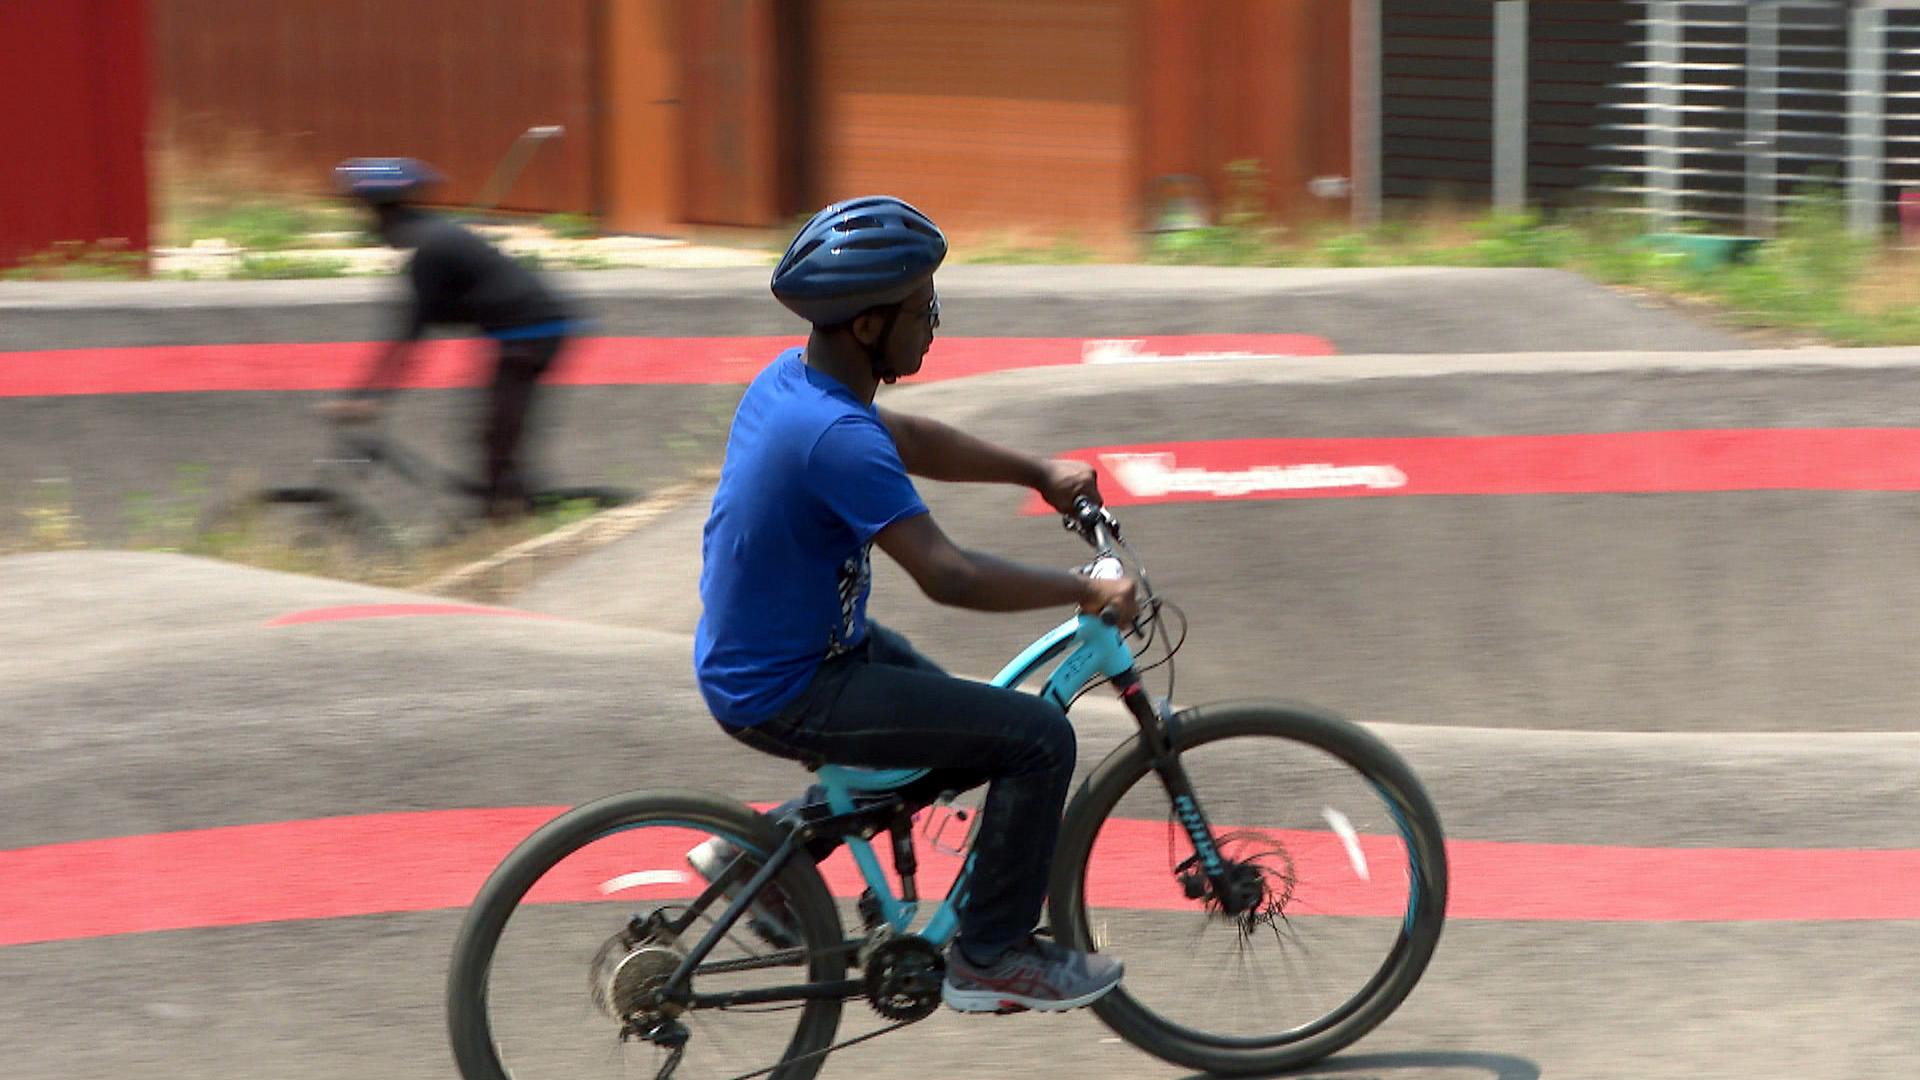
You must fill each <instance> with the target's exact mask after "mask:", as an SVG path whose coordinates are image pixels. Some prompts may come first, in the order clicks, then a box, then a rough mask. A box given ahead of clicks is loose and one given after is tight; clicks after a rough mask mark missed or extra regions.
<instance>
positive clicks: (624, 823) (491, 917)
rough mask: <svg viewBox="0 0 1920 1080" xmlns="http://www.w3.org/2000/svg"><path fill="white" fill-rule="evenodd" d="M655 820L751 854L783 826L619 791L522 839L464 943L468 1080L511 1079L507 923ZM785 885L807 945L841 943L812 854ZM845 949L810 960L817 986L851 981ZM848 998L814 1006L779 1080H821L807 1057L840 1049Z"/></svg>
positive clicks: (460, 999)
mask: <svg viewBox="0 0 1920 1080" xmlns="http://www.w3.org/2000/svg"><path fill="white" fill-rule="evenodd" d="M647 822H655V823H659V824H668V823H679V822H684V823H687V824H691V825H695V826H698V827H700V828H705V829H710V830H711V831H713V832H714V833H715V834H718V835H724V836H726V837H728V838H729V839H731V840H732V841H733V842H734V843H736V844H738V845H740V846H741V847H742V848H744V849H746V850H749V851H759V852H771V851H772V850H773V848H774V847H776V846H777V845H778V844H779V842H780V835H779V832H778V829H777V828H776V827H775V826H774V824H773V823H772V822H771V821H769V820H768V819H767V818H766V817H765V816H763V815H761V814H757V813H755V812H754V811H753V810H752V809H750V808H749V807H747V806H745V805H743V804H741V803H739V802H736V801H733V800H730V799H725V798H721V797H718V796H715V795H709V794H705V793H703V792H695V791H670V790H663V791H635V792H625V793H622V794H618V795H611V796H608V797H606V798H603V799H599V800H597V801H595V802H591V803H587V804H584V805H582V806H579V807H576V808H574V809H572V810H569V811H567V812H566V813H564V814H561V815H560V816H559V817H557V818H554V819H553V820H552V821H549V822H548V823H547V824H545V825H543V826H541V827H540V828H539V829H538V830H536V831H535V832H534V833H533V835H531V836H529V837H528V838H527V839H526V840H524V841H522V842H521V843H520V844H519V845H518V846H517V847H515V848H514V849H513V851H512V852H510V853H508V855H507V857H506V858H505V859H503V860H501V862H500V864H499V866H498V867H496V868H495V869H494V871H493V873H492V874H491V875H490V876H489V877H488V878H487V880H486V883H485V884H484V885H482V886H481V888H480V891H479V893H478V894H477V895H476V896H475V898H474V901H473V903H472V905H471V906H469V907H468V909H467V913H466V916H465V918H464V919H463V920H462V921H461V925H460V931H459V934H458V936H457V937H456V938H455V941H454V947H453V959H452V963H451V966H450V967H449V970H448V973H447V1028H448V1036H449V1040H450V1042H451V1044H452V1049H453V1055H454V1059H455V1061H456V1063H457V1064H458V1065H459V1068H460V1075H461V1076H463V1077H465V1078H466V1080H509V1075H510V1074H509V1073H508V1072H507V1070H506V1068H505V1067H504V1065H503V1063H502V1062H501V1059H500V1054H499V1051H498V1048H497V1047H495V1045H494V1042H493V1035H492V1021H491V1019H490V1017H489V1015H488V1012H487V990H488V984H487V980H488V974H489V969H490V967H491V964H492V960H493V955H494V950H495V948H496V947H497V946H498V944H499V941H500V935H501V933H502V931H504V930H505V929H506V926H507V921H508V919H509V918H510V917H511V916H512V914H513V912H514V911H515V910H516V909H517V908H518V907H519V904H520V901H521V900H522V899H523V898H524V897H525V896H526V894H527V891H528V890H529V889H531V888H532V887H533V885H534V883H535V882H537V881H538V880H540V878H541V877H542V876H543V875H544V874H545V873H546V872H547V871H548V870H551V869H552V868H553V867H554V866H555V865H556V864H558V863H559V862H560V861H561V860H563V859H565V858H566V857H567V856H568V855H569V854H571V853H573V852H575V851H577V850H579V849H580V848H582V847H584V846H586V845H587V844H589V843H592V842H593V841H594V840H596V839H599V838H601V837H604V836H606V835H608V834H609V833H612V832H614V831H616V830H619V829H622V828H629V827H634V826H637V825H642V824H644V823H647ZM774 880H775V882H776V883H777V884H778V885H779V887H780V888H781V889H782V890H784V891H785V892H786V896H787V902H788V905H789V910H790V911H791V913H792V915H793V916H794V918H795V919H796V920H797V921H798V923H799V926H800V927H801V930H802V932H803V935H804V937H805V940H806V941H808V942H809V943H814V944H816V945H818V946H825V945H834V946H837V945H839V944H840V943H841V940H842V939H841V932H842V927H841V923H840V913H839V909H838V908H837V907H835V905H834V901H833V896H832V894H831V893H829V892H828V891H827V886H826V882H825V881H824V880H823V879H822V878H821V876H820V872H819V871H818V870H817V869H815V868H814V867H813V865H812V864H811V863H810V862H808V861H806V860H805V859H804V858H796V859H794V860H792V861H790V862H789V863H788V864H787V866H786V867H785V868H784V869H782V871H781V873H780V875H779V876H778V877H776V878H775V879H774ZM845 972H846V957H845V954H844V953H841V952H837V951H833V950H828V949H824V948H821V949H819V950H818V951H816V952H815V953H814V954H813V956H812V958H811V961H810V966H809V970H808V979H809V981H813V982H820V981H828V980H835V979H841V978H844V977H845ZM842 1004H843V1003H842V1002H841V1001H838V1000H824V1001H813V1002H809V1003H808V1004H807V1005H806V1007H805V1008H803V1009H800V1010H799V1013H800V1022H799V1024H798V1025H797V1026H796V1028H795V1031H794V1036H793V1039H792V1041H791V1042H790V1043H789V1044H788V1046H787V1049H786V1051H785V1054H784V1055H783V1059H782V1060H783V1061H791V1060H792V1059H795V1058H799V1059H800V1060H798V1061H797V1062H794V1063H792V1064H789V1065H783V1066H782V1067H781V1068H779V1069H776V1070H775V1071H774V1072H773V1073H771V1074H770V1076H771V1077H772V1078H773V1080H812V1077H814V1076H815V1075H816V1074H817V1073H818V1072H819V1071H820V1068H821V1066H822V1065H823V1064H824V1063H825V1061H826V1058H825V1055H819V1056H813V1057H806V1056H804V1055H809V1054H814V1053H815V1052H817V1051H820V1050H823V1049H825V1048H826V1047H827V1046H829V1045H831V1043H832V1041H833V1035H834V1032H835V1031H836V1030H837V1029H838V1028H839V1024H840V1012H841V1008H842Z"/></svg>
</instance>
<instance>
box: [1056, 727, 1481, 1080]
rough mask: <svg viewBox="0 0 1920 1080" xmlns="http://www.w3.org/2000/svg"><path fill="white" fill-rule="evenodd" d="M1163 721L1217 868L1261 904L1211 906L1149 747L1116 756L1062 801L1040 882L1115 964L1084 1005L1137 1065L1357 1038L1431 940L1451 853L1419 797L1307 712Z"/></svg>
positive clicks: (1383, 1010)
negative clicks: (1116, 969) (1235, 877)
mask: <svg viewBox="0 0 1920 1080" xmlns="http://www.w3.org/2000/svg"><path fill="white" fill-rule="evenodd" d="M1169 727H1170V730H1171V731H1172V738H1173V743H1174V748H1175V750H1176V751H1177V752H1178V753H1179V755H1180V761H1181V764H1182V766H1183V767H1184V768H1185V770H1186V772H1187V775H1188V778H1189V779H1190V780H1191V782H1192V784H1193V789H1194V792H1195V794H1196V795H1197V797H1198V800H1199V803H1200V805H1201V807H1202V809H1203V810H1204V812H1205V814H1206V816H1207V818H1208V820H1209V822H1210V823H1211V825H1212V827H1213V832H1214V836H1215V837H1216V840H1217V843H1218V846H1219V848H1220V854H1221V856H1222V857H1223V858H1224V859H1225V860H1226V862H1227V863H1228V865H1229V866H1230V867H1232V868H1234V872H1235V873H1237V874H1240V875H1243V876H1245V877H1246V878H1247V879H1249V880H1257V881H1258V883H1259V886H1260V890H1261V891H1260V898H1261V900H1260V903H1259V904H1258V905H1255V907H1254V908H1253V909H1252V910H1251V911H1249V912H1248V913H1246V914H1243V915H1229V914H1225V913H1224V912H1223V911H1222V910H1221V907H1220V905H1219V904H1218V903H1216V902H1214V900H1213V898H1212V897H1211V896H1209V895H1208V894H1209V893H1211V892H1212V890H1211V888H1210V887H1207V886H1206V884H1205V880H1206V879H1205V878H1204V876H1203V875H1199V874H1197V873H1196V872H1195V871H1196V870H1197V866H1196V865H1195V861H1194V860H1195V856H1194V851H1193V847H1192V844H1191V842H1190V841H1189V839H1188V837H1187V833H1186V830H1185V829H1184V828H1182V827H1180V826H1179V825H1178V823H1177V822H1176V820H1175V817H1174V813H1173V808H1172V805H1171V801H1170V799H1169V798H1168V795H1167V792H1166V788H1165V786H1164V785H1163V784H1162V783H1161V782H1160V779H1159V776H1158V774H1156V773H1155V772H1154V771H1153V765H1152V760H1151V757H1150V755H1149V753H1148V751H1147V748H1146V747H1145V746H1144V745H1143V744H1142V742H1141V740H1140V739H1139V738H1138V737H1136V738H1134V739H1133V740H1131V741H1129V742H1128V743H1127V744H1125V745H1123V746H1121V747H1120V748H1119V749H1118V750H1116V751H1114V752H1113V754H1111V755H1110V756H1109V757H1108V758H1107V759H1106V761H1104V762H1102V763H1101V765H1100V766H1099V767H1098V768H1097V769H1095V770H1094V772H1093V774H1092V775H1091V776H1090V777H1088V779H1087V781H1086V783H1085V785H1083V786H1082V788H1081V789H1080V791H1079V793H1078V794H1077V795H1076V796H1075V798H1074V800H1073V803H1072V805H1071V806H1069V807H1068V810H1067V815H1066V820H1065V824H1064V825H1063V827H1062V831H1061V837H1060V847H1059V852H1058V854H1057V855H1056V857H1055V861H1054V876H1053V881H1052V884H1051V915H1052V920H1053V926H1054V928H1055V932H1056V933H1058V934H1059V935H1060V936H1061V937H1062V938H1063V939H1064V940H1066V941H1067V942H1068V943H1070V944H1072V945H1074V946H1075V947H1078V948H1082V949H1099V950H1101V951H1104V952H1110V953H1112V954H1114V955H1116V956H1119V957H1120V958H1121V959H1123V960H1124V961H1125V962H1126V965H1127V976H1126V980H1125V981H1124V982H1123V983H1122V984H1121V985H1120V988H1119V989H1118V990H1116V991H1114V992H1113V993H1111V994H1109V995H1108V996H1107V997H1105V998H1104V999H1102V1000H1101V1001H1099V1002H1097V1003H1096V1004H1095V1005H1094V1009H1095V1011H1096V1012H1097V1013H1098V1014H1099V1016H1100V1018H1101V1019H1102V1020H1103V1021H1105V1022H1106V1024H1107V1025H1108V1026H1109V1027H1111V1028H1112V1029H1113V1030H1114V1031H1115V1032H1116V1033H1117V1034H1119V1035H1120V1036H1121V1037H1123V1038H1125V1039H1126V1040H1127V1041H1128V1042H1131V1043H1133V1044H1134V1045H1135V1046H1138V1047H1140V1048H1141V1049H1143V1050H1146V1051H1147V1052H1148V1053H1151V1054H1154V1055H1155V1056H1157V1057H1160V1058H1162V1059H1164V1060H1167V1061H1170V1062H1173V1063H1175V1064H1177V1065H1181V1066H1185V1067H1187V1068H1194V1069H1201V1070H1205V1071H1208V1072H1211V1073H1215V1074H1219V1075H1234V1074H1246V1073H1266V1072H1273V1071H1277V1070H1281V1069H1290V1068H1297V1067H1300V1066H1303V1065H1306V1064H1309V1063H1311V1062H1314V1061H1317V1060H1319V1059H1320V1058H1323V1057H1325V1056H1327V1055H1328V1054H1331V1053H1334V1052H1335V1051H1338V1050H1340V1049H1342V1048H1344V1047H1346V1046H1348V1045H1350V1044H1352V1043H1353V1042H1354V1041H1355V1040H1357V1039H1359V1038H1360V1037H1361V1036H1363V1035H1365V1034H1366V1033H1367V1032H1368V1031H1370V1030H1372V1029H1373V1028H1374V1027H1375V1026H1376V1025H1378V1024H1379V1023H1380V1022H1381V1021H1383V1020H1385V1019H1386V1018H1387V1016H1388V1015H1389V1014H1391V1013H1392V1012H1393V1010H1394V1009H1395V1008H1396V1007H1398V1006H1399V1004H1400V1003H1401V1002H1402V1001H1403V1000H1405V998H1406V997H1407V995H1408V993H1410V992H1411V991H1412V990H1413V987H1414V984H1415V983H1417V982H1418V981H1419V979H1420V976H1421V974H1422V972H1424V971H1425V970H1426V966H1427V962H1428V960H1429V959H1430V958H1431V957H1432V955H1433V950H1434V947H1435V946H1436V944H1437V943H1438V941H1439V937H1440V929H1441V925H1442V923H1443V921H1444V919H1445V912H1446V899H1447V863H1446V851H1445V846H1444V840H1443V836H1442V832H1441V827H1440V820H1439V817H1438V815H1437V814H1436V813H1435V812H1434V809H1433V805H1432V803H1431V801H1430V800H1429V799H1428V798H1427V795H1426V792H1425V791H1424V790H1423V789H1422V788H1421V786H1420V782H1419V780H1418V779H1417V778H1416V777H1415V776H1414V774H1413V771H1412V770H1411V769H1409V768H1408V767H1407V765H1406V764H1405V762H1403V761H1402V760H1401V759H1400V758H1399V756H1398V755H1396V754H1395V753H1394V752H1393V751H1392V750H1391V749H1390V748H1389V747H1387V745H1386V744H1385V743H1383V742H1381V741H1380V740H1379V739H1377V738H1375V737H1374V736H1373V735H1371V734H1369V733H1368V732H1367V731H1365V730H1364V729H1362V728H1360V727H1358V726H1356V725H1354V724H1351V723H1348V722H1346V721H1344V720H1341V719H1339V718H1337V717H1334V716H1331V715H1328V714H1325V713H1321V712H1317V711H1314V710H1311V709H1307V708H1303V707H1298V706H1292V705H1286V706H1282V705H1267V704H1233V705H1219V706H1209V707H1204V708H1196V709H1189V710H1186V711H1183V712H1181V713H1179V714H1177V715H1176V716H1175V717H1174V718H1173V720H1172V722H1171V723H1170V725H1169ZM1183 878H1184V879H1185V880H1182V879H1183Z"/></svg>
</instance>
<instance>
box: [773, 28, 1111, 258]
mask: <svg viewBox="0 0 1920 1080" xmlns="http://www.w3.org/2000/svg"><path fill="white" fill-rule="evenodd" d="M1134 9H1135V3H1134V0H1047V2H1046V3H1034V2H1032V0H969V2H966V3H945V2H940V0H817V2H816V3H815V5H814V10H815V14H816V19H815V21H814V24H813V25H814V42H815V44H814V46H813V47H812V49H811V50H810V53H809V55H810V63H811V68H812V73H813V79H812V84H813V86H814V87H815V95H816V99H815V102H814V111H813V116H814V122H815V124H816V127H815V137H814V139H813V140H812V145H814V146H816V147H817V148H818V150H819V157H818V159H817V160H816V161H815V162H814V168H813V182H812V191H811V193H812V194H813V195H814V196H815V197H816V199H817V200H818V201H820V202H826V201H828V200H831V199H837V198H844V197H846V196H850V195H859V194H867V193H872V192H884V193H889V194H895V195H898V196H900V197H901V198H904V199H907V200H908V201H910V202H913V203H915V204H916V205H919V206H920V207H921V208H922V209H924V210H926V211H927V212H928V213H929V214H931V215H932V216H933V217H934V219H935V220H937V221H940V222H941V223H942V224H943V225H945V226H947V227H949V228H960V229H970V228H1000V227H1013V228H1018V227H1021V226H1029V227H1034V228H1037V229H1044V230H1049V231H1060V230H1072V231H1076V232H1080V233H1084V234H1089V235H1095V234H1100V235H1104V234H1107V233H1111V232H1114V231H1117V230H1121V229H1124V228H1126V227H1127V226H1128V225H1129V224H1130V223H1131V217H1132V213H1131V201H1132V197H1133V186H1134V185H1133V179H1134V175H1135V162H1134V157H1133V154H1134V124H1133V108H1132V102H1133V99H1134V89H1133V87H1134V82H1135V80H1136V79H1137V78H1138V77H1139V76H1138V72H1136V71H1135V70H1134V65H1133V63H1132V60H1133V49H1134V47H1135V44H1136V37H1135V32H1134V27H1135V22H1134V14H1135V10H1134ZM875 43H884V47H879V46H878V45H876V44H875Z"/></svg>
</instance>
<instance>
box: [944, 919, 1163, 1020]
mask: <svg viewBox="0 0 1920 1080" xmlns="http://www.w3.org/2000/svg"><path fill="white" fill-rule="evenodd" d="M1124 973H1125V967H1124V966H1123V965H1122V964H1121V963H1120V961H1118V960H1115V959H1113V958H1112V957H1110V956H1102V955H1100V954H1099V953H1083V952H1075V951H1074V950H1072V949H1063V948H1061V947H1060V946H1058V945H1055V944H1054V943H1053V942H1051V941H1048V940H1047V939H1046V938H1043V937H1039V936H1032V937H1028V938H1027V940H1025V941H1023V942H1021V943H1020V944H1018V945H1015V946H1014V947H1013V948H1011V949H1008V950H1007V951H1006V952H1005V953H1004V954H1002V955H1001V957H1000V959H998V960H995V961H994V962H993V963H991V964H989V965H987V966H986V967H975V966H974V965H973V964H970V963H968V962H967V958H966V956H965V955H964V954H962V953H961V951H960V949H959V948H958V947H957V946H956V947H954V948H952V949H949V950H947V979H946V981H945V982H944V983H942V984H941V986H940V1000H942V1001H944V1002H946V1003H947V1005H948V1007H949V1008H953V1009H957V1010H959V1011H960V1012H968V1013H1007V1012H1020V1011H1021V1010H1023V1009H1033V1010H1035V1011H1037V1012H1064V1011H1066V1010H1068V1009H1078V1008H1080V1007H1081V1006H1083V1005H1091V1004H1093V1003H1094V1002H1096V1001H1098V1000H1100V998H1102V997H1104V996H1105V995H1106V993H1107V992H1108V991H1110V990H1112V989H1113V988H1114V987H1116V986H1119V985H1120V976H1121V975H1122V974H1124Z"/></svg>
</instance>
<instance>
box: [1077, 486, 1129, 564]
mask: <svg viewBox="0 0 1920 1080" xmlns="http://www.w3.org/2000/svg"><path fill="white" fill-rule="evenodd" d="M1066 526H1067V528H1069V529H1071V530H1073V531H1074V532H1077V533H1079V534H1080V536H1081V538H1082V539H1084V540H1085V541H1086V542H1087V543H1088V544H1091V545H1092V546H1093V548H1094V549H1095V550H1096V551H1099V552H1101V553H1102V554H1105V553H1107V552H1110V551H1112V550H1113V549H1114V547H1115V546H1117V544H1118V543H1119V540H1120V522H1119V521H1118V520H1116V519H1115V518H1114V516H1113V515H1112V514H1110V513H1108V512H1107V508H1106V507H1104V506H1101V505H1100V504H1099V503H1097V502H1094V501H1093V500H1092V499H1089V498H1087V497H1086V496H1085V495H1082V496H1080V497H1079V498H1077V499H1075V500H1073V510H1072V511H1071V512H1070V513H1068V514H1067V515H1066Z"/></svg>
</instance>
